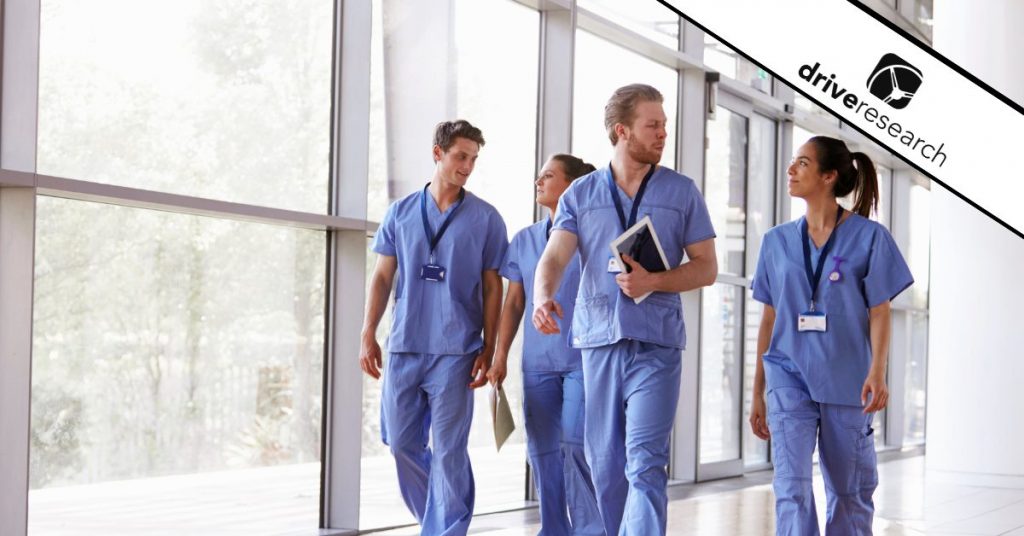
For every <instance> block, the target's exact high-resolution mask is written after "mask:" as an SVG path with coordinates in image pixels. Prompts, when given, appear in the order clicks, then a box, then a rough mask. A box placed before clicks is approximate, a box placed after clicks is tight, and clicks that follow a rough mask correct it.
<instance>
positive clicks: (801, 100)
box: [793, 92, 839, 141]
mask: <svg viewBox="0 0 1024 536" xmlns="http://www.w3.org/2000/svg"><path fill="white" fill-rule="evenodd" d="M793 98H794V101H793V104H794V105H796V108H797V109H798V110H802V111H803V112H805V113H808V114H811V115H814V116H817V117H820V118H822V119H824V120H825V121H826V122H828V123H830V124H833V125H836V126H839V118H838V117H836V116H835V115H833V114H832V112H830V111H828V110H826V109H824V108H822V107H821V106H818V105H817V104H814V103H813V102H811V100H810V99H808V98H807V97H804V96H803V95H801V94H799V93H795V92H794V97H793ZM793 141H796V138H793Z"/></svg>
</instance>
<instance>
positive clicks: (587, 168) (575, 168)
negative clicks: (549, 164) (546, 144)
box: [551, 153, 597, 182]
mask: <svg viewBox="0 0 1024 536" xmlns="http://www.w3.org/2000/svg"><path fill="white" fill-rule="evenodd" d="M551 159H552V160H555V161H557V162H558V163H560V164H562V170H564V171H565V178H566V179H568V180H569V182H572V181H574V180H576V179H578V178H580V177H582V176H584V175H586V174H587V173H590V172H592V171H594V170H596V169H597V168H595V167H594V166H593V165H592V164H588V163H586V162H584V161H583V159H582V158H578V157H575V156H573V155H571V154H565V153H559V154H556V155H552V156H551Z"/></svg>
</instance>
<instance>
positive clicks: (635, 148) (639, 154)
mask: <svg viewBox="0 0 1024 536" xmlns="http://www.w3.org/2000/svg"><path fill="white" fill-rule="evenodd" d="M626 153H627V154H628V155H629V157H630V158H632V159H633V160H635V161H637V162H640V163H641V164H651V165H656V164H657V163H658V162H661V153H662V151H659V150H657V149H654V148H653V147H652V148H647V147H644V146H643V145H641V144H640V142H638V141H636V137H635V136H633V134H632V133H631V134H630V135H629V137H628V138H626Z"/></svg>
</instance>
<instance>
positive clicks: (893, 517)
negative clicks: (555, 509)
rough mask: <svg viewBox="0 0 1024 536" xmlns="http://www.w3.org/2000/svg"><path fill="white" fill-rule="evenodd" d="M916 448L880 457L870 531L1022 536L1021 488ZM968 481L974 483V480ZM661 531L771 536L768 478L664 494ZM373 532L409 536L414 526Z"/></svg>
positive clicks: (485, 521)
mask: <svg viewBox="0 0 1024 536" xmlns="http://www.w3.org/2000/svg"><path fill="white" fill-rule="evenodd" d="M922 450H923V449H920V448H918V449H915V450H911V451H909V452H884V453H883V452H880V453H879V456H878V457H879V465H878V473H879V486H878V490H877V491H876V492H875V497H874V498H875V522H874V532H875V534H876V535H884V536H916V535H919V534H928V535H933V534H940V535H944V534H950V535H951V534H958V535H972V536H980V535H1008V536H1024V482H1020V483H1018V485H1017V486H1016V487H1012V488H1008V487H1006V481H1005V480H1002V481H1000V483H999V484H998V486H1000V487H996V485H993V486H988V485H982V484H983V483H979V482H974V483H972V484H971V485H967V484H962V483H957V482H953V481H952V479H950V478H949V477H946V476H943V477H939V476H935V475H928V476H926V472H925V456H924V455H923V453H922ZM975 478H977V477H976V476H975ZM814 497H815V500H816V503H817V508H818V520H819V524H822V525H823V524H824V519H825V517H824V516H825V501H824V497H825V489H824V484H823V482H822V479H821V474H820V472H819V471H817V470H815V478H814ZM669 499H670V502H669V509H668V533H669V534H670V535H673V536H691V535H693V536H696V535H700V536H710V535H718V534H721V535H729V536H764V535H769V534H773V533H774V530H775V522H774V519H773V517H774V513H773V512H774V509H773V506H772V503H773V501H774V495H773V493H772V488H771V472H770V471H760V472H757V473H751V474H748V475H746V476H743V477H738V478H730V479H723V480H717V481H713V482H705V483H700V484H685V485H676V486H671V487H670V488H669ZM539 530H540V518H539V514H538V511H537V509H535V508H531V509H528V510H522V511H516V512H506V513H499V514H489V515H481V516H477V517H476V518H475V519H474V520H473V523H472V525H471V526H470V530H469V534H472V535H487V536H526V535H534V534H537V532H538V531H539ZM374 534H379V535H382V536H383V535H387V536H414V535H416V534H418V531H417V530H416V528H415V527H408V528H403V529H394V530H389V531H385V532H378V533H374Z"/></svg>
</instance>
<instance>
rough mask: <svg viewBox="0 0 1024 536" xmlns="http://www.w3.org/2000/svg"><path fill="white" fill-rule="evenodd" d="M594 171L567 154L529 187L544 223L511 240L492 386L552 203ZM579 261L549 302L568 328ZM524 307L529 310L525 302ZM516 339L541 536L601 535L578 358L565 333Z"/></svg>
mask: <svg viewBox="0 0 1024 536" xmlns="http://www.w3.org/2000/svg"><path fill="white" fill-rule="evenodd" d="M592 171H594V166H592V165H590V164H588V163H586V162H584V161H583V160H581V159H579V158H577V157H575V156H572V155H568V154H556V155H554V156H552V157H551V158H550V159H549V160H548V161H547V163H546V164H544V167H543V168H542V169H541V172H540V175H539V176H538V177H537V179H536V180H535V181H534V184H535V186H536V191H537V204H538V205H541V206H543V207H547V209H548V211H549V214H548V217H547V218H544V219H543V220H542V221H539V222H537V223H535V224H533V225H531V226H529V227H527V228H525V229H523V230H521V231H519V232H518V233H516V235H515V237H513V238H512V243H511V244H510V245H509V248H508V251H507V252H506V253H505V260H504V261H503V262H502V263H501V270H500V273H501V275H502V277H504V278H505V279H508V295H507V297H506V298H505V305H504V306H503V307H502V310H501V319H500V320H499V322H498V344H497V348H496V351H495V353H494V363H493V364H492V365H491V368H490V370H489V371H488V372H487V377H488V379H489V380H490V381H491V384H492V385H494V386H495V387H501V383H502V382H503V381H504V380H505V374H506V369H507V362H508V352H509V348H511V346H512V339H514V338H515V336H516V331H517V330H518V329H519V323H520V322H521V321H522V319H523V312H524V311H533V309H534V307H533V303H532V301H533V279H534V274H535V273H536V271H537V262H538V261H539V260H540V256H541V253H543V252H544V247H545V246H546V245H547V242H548V236H549V235H550V234H551V223H552V222H553V221H554V219H555V212H556V211H557V210H558V198H559V197H561V196H562V193H563V192H565V190H566V189H567V188H568V187H569V184H570V183H572V181H574V180H576V179H577V178H579V177H581V176H583V175H586V174H588V173H590V172H592ZM579 282H580V261H579V256H577V257H575V258H573V260H572V262H570V263H569V265H568V266H567V267H566V270H565V276H564V278H563V279H562V284H561V287H559V289H558V293H557V294H556V299H557V300H558V301H559V303H562V304H565V305H563V307H564V314H565V317H564V318H563V321H564V322H567V323H569V322H572V314H573V303H575V301H576V293H577V291H578V290H579ZM527 301H529V302H530V303H527ZM524 329H525V330H526V333H524V336H523V361H522V370H523V414H524V420H525V421H526V423H525V424H526V446H527V453H528V457H529V460H530V467H532V468H533V479H534V482H536V484H537V493H538V495H539V496H540V497H539V498H540V522H541V530H540V534H542V535H555V534H565V535H569V534H574V535H576V534H579V535H584V534H594V535H603V534H604V524H603V521H602V519H601V515H600V512H599V510H598V506H597V497H596V495H595V492H594V485H593V483H592V481H591V477H590V467H589V466H588V465H587V462H586V459H584V454H583V415H584V413H583V405H584V404H583V401H584V396H583V358H582V356H581V354H580V351H579V350H576V349H573V348H572V347H571V345H570V344H569V341H568V340H567V337H568V330H566V332H565V333H561V334H557V335H544V334H542V333H541V332H540V331H537V328H535V327H534V326H533V323H532V322H527V323H526V327H525V328H524Z"/></svg>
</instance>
